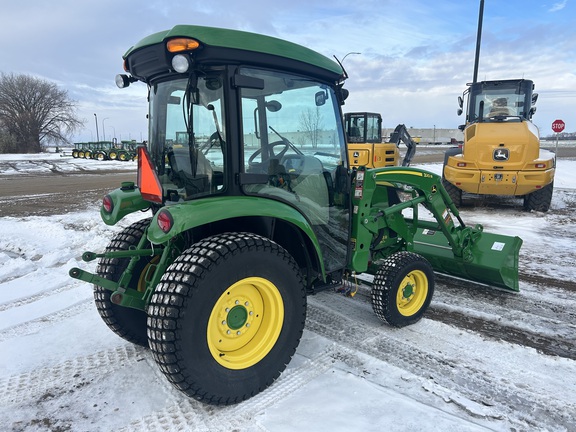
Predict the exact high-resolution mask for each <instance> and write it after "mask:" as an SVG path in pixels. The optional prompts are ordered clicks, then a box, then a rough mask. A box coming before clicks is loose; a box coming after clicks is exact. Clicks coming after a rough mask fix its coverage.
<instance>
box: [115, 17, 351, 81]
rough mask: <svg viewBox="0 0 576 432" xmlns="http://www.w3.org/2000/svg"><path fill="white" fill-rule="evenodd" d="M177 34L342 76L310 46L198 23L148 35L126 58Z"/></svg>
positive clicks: (335, 65)
mask: <svg viewBox="0 0 576 432" xmlns="http://www.w3.org/2000/svg"><path fill="white" fill-rule="evenodd" d="M176 37H189V38H194V39H196V40H197V41H199V42H200V43H201V44H203V45H205V46H206V47H214V48H224V49H229V50H239V51H243V52H252V53H254V54H256V55H262V54H263V55H271V56H275V57H281V58H284V59H287V60H292V61H294V60H295V61H298V62H302V63H305V64H307V65H311V66H313V67H316V68H320V69H322V70H323V71H324V72H323V74H328V75H332V74H333V75H334V76H338V77H340V76H342V74H343V70H342V68H341V67H340V65H339V64H337V63H336V62H335V61H333V60H331V59H329V58H328V57H325V56H324V55H322V54H319V53H317V52H316V51H313V50H311V49H309V48H306V47H304V46H301V45H297V44H295V43H292V42H288V41H285V40H282V39H278V38H274V37H271V36H265V35H261V34H257V33H250V32H245V31H239V30H230V29H221V28H214V27H204V26H196V25H177V26H175V27H173V28H172V29H170V30H165V31H161V32H158V33H154V34H152V35H150V36H147V37H145V38H144V39H142V40H141V41H139V42H138V43H136V44H135V45H134V46H132V47H131V48H130V49H129V50H128V51H127V52H126V53H125V54H124V56H123V57H124V59H126V58H127V57H128V56H130V55H131V54H133V53H135V52H136V51H138V50H140V49H142V48H146V47H149V46H152V45H157V44H161V43H163V42H164V41H167V40H169V39H172V38H176Z"/></svg>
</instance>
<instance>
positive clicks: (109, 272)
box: [94, 218, 152, 347]
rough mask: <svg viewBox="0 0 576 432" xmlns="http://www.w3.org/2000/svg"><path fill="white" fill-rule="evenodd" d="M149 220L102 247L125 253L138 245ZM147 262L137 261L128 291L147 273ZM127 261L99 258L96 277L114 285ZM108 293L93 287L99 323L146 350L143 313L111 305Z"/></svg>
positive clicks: (123, 259) (146, 339)
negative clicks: (112, 282) (109, 281)
mask: <svg viewBox="0 0 576 432" xmlns="http://www.w3.org/2000/svg"><path fill="white" fill-rule="evenodd" d="M150 220H151V219H150V218H148V219H143V220H141V221H138V222H136V223H133V224H132V225H130V226H129V227H127V228H125V229H124V230H122V231H121V232H120V233H118V234H116V236H114V238H113V239H112V241H110V243H109V244H108V246H107V247H106V252H112V251H120V250H127V249H129V248H131V247H135V246H136V245H138V243H139V242H140V239H141V238H142V235H144V231H145V229H146V227H148V225H150ZM151 260H152V257H141V258H140V259H139V260H138V264H137V266H136V269H135V271H134V274H133V276H132V280H131V281H130V284H129V285H130V287H131V288H134V289H137V286H138V281H139V280H140V277H141V275H142V273H143V272H144V271H146V270H147V268H148V265H149V264H150V262H151ZM129 262H130V259H129V258H101V259H100V261H99V262H98V267H97V268H96V274H97V275H98V276H100V277H104V278H106V279H110V280H113V281H115V282H117V281H118V280H120V276H121V275H122V273H123V272H124V270H126V267H127V266H128V263H129ZM111 294H112V291H109V290H107V289H105V288H102V287H100V286H97V285H94V300H95V302H96V308H97V309H98V313H99V314H100V316H101V317H102V320H104V322H105V323H106V325H107V326H108V327H109V328H110V329H111V330H112V331H113V332H114V333H116V334H117V335H118V336H120V337H121V338H123V339H125V340H127V341H128V342H132V343H134V344H136V345H141V346H144V347H147V346H148V337H147V335H146V313H145V312H144V311H142V310H138V309H133V308H129V307H124V306H118V305H116V304H114V303H112V302H111V301H110V295H111Z"/></svg>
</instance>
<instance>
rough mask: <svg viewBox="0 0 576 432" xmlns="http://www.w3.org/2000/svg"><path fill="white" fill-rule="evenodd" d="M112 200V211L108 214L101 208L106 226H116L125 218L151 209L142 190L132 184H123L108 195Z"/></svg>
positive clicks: (101, 215)
mask: <svg viewBox="0 0 576 432" xmlns="http://www.w3.org/2000/svg"><path fill="white" fill-rule="evenodd" d="M108 196H109V197H110V198H111V199H112V204H113V207H112V211H111V212H110V213H108V212H107V211H106V210H104V207H103V206H102V207H100V217H101V218H102V220H103V221H104V223H105V224H106V225H116V224H117V223H118V221H120V220H121V219H122V218H123V217H124V216H126V215H128V214H130V213H134V212H136V211H139V210H144V209H147V208H148V207H150V202H148V201H145V200H144V199H143V198H142V195H141V194H140V189H138V188H137V187H135V186H134V183H132V182H125V183H122V187H120V188H118V189H114V190H113V191H112V192H110V193H109V194H108Z"/></svg>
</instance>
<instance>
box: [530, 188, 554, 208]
mask: <svg viewBox="0 0 576 432" xmlns="http://www.w3.org/2000/svg"><path fill="white" fill-rule="evenodd" d="M553 193H554V182H552V183H550V184H548V185H546V186H544V187H543V188H542V189H538V190H536V191H534V192H532V193H531V194H528V195H526V196H525V197H524V210H526V211H532V210H534V211H539V212H547V211H548V210H550V204H551V203H552V194H553Z"/></svg>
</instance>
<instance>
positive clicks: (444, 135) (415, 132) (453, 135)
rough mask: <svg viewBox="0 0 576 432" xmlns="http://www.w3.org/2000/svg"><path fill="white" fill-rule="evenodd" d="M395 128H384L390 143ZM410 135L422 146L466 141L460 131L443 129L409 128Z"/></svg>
mask: <svg viewBox="0 0 576 432" xmlns="http://www.w3.org/2000/svg"><path fill="white" fill-rule="evenodd" d="M392 132H394V128H383V129H382V136H383V137H385V141H388V139H389V138H390V135H391V134H392ZM408 133H409V134H410V136H411V137H412V139H413V140H414V141H416V142H418V143H422V144H450V143H453V142H454V141H457V142H459V141H464V133H463V132H462V131H460V130H459V129H456V128H454V129H441V128H428V129H425V128H421V129H420V128H413V127H411V128H408Z"/></svg>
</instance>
